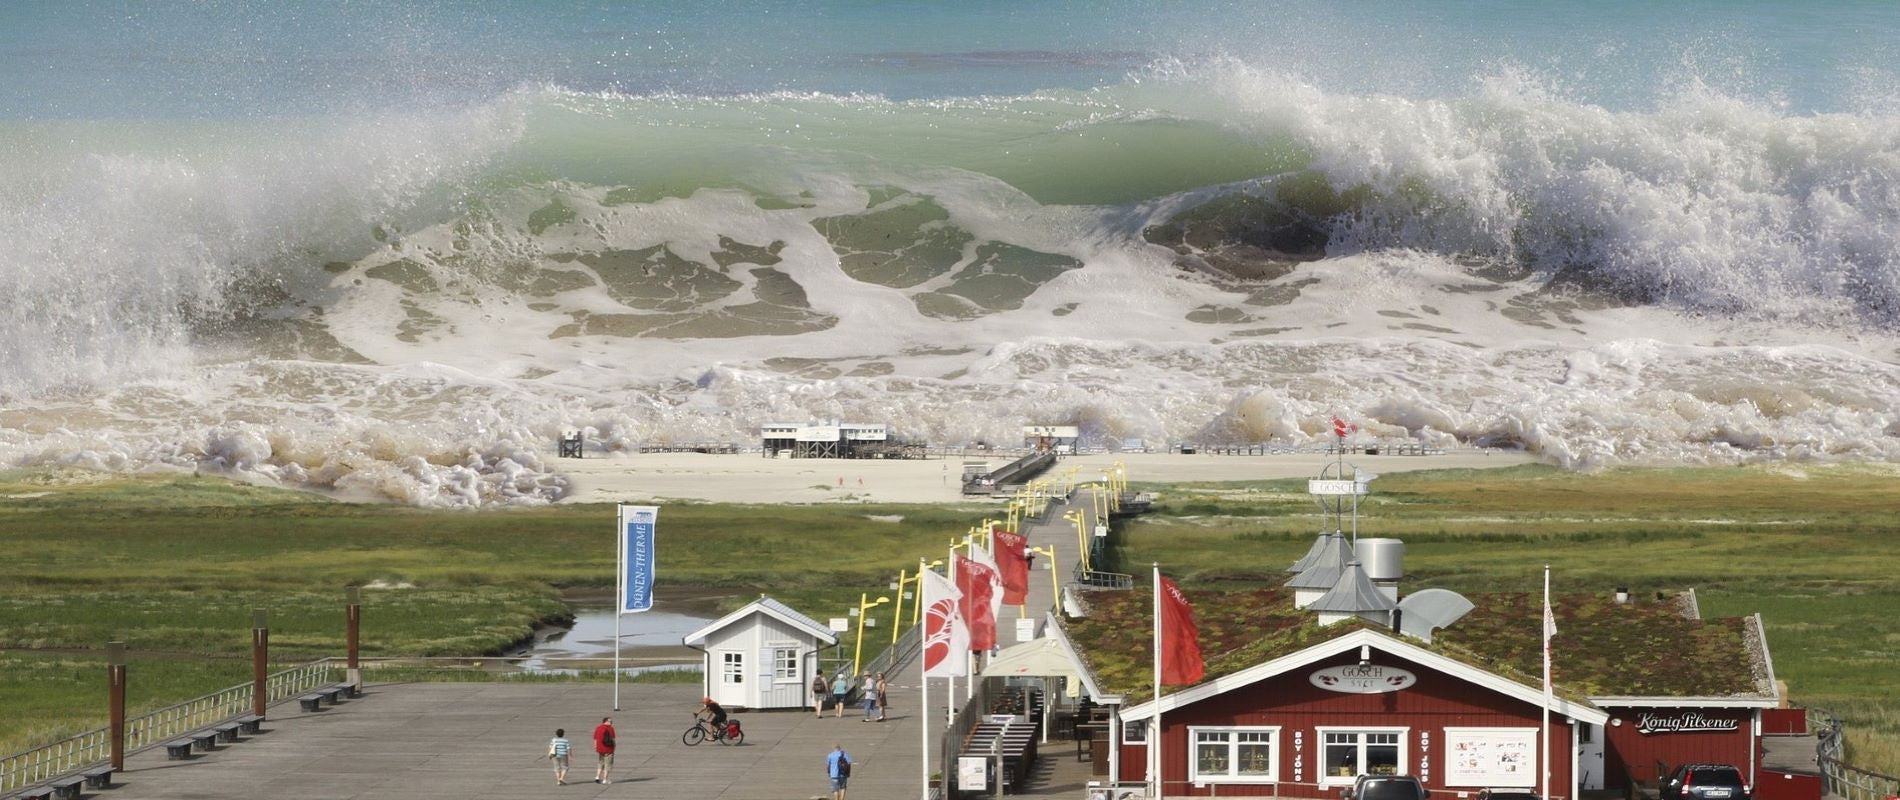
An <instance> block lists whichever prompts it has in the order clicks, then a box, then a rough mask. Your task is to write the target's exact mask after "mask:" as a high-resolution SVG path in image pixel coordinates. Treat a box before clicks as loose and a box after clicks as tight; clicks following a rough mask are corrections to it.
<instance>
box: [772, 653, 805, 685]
mask: <svg viewBox="0 0 1900 800" xmlns="http://www.w3.org/2000/svg"><path fill="white" fill-rule="evenodd" d="M772 680H773V681H775V682H777V683H800V682H801V681H799V679H798V648H796V647H774V648H772Z"/></svg>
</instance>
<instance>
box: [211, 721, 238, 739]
mask: <svg viewBox="0 0 1900 800" xmlns="http://www.w3.org/2000/svg"><path fill="white" fill-rule="evenodd" d="M243 727H244V726H242V725H239V724H237V723H236V722H226V723H224V724H223V725H214V726H212V728H211V730H212V732H213V733H216V734H217V735H218V741H220V742H235V741H237V737H238V730H239V729H241V728H243Z"/></svg>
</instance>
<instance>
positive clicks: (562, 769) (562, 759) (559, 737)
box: [548, 728, 571, 786]
mask: <svg viewBox="0 0 1900 800" xmlns="http://www.w3.org/2000/svg"><path fill="white" fill-rule="evenodd" d="M570 747H571V745H569V744H568V742H567V729H566V728H555V729H554V740H553V741H551V742H548V760H549V761H552V762H554V785H555V786H566V785H567V753H568V749H569V748H570Z"/></svg>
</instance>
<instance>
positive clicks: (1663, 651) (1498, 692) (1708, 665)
mask: <svg viewBox="0 0 1900 800" xmlns="http://www.w3.org/2000/svg"><path fill="white" fill-rule="evenodd" d="M1355 567H1356V564H1355ZM1148 595H1149V593H1148V592H1141V591H1137V592H1098V593H1091V594H1088V595H1086V596H1085V598H1084V601H1083V602H1082V605H1084V606H1086V612H1085V613H1084V614H1083V615H1081V616H1078V617H1071V618H1068V619H1065V620H1058V621H1057V624H1056V625H1053V626H1052V630H1053V634H1052V635H1054V636H1056V637H1059V638H1060V639H1061V641H1062V643H1063V645H1064V647H1065V648H1067V649H1068V650H1069V652H1071V653H1072V654H1073V655H1074V657H1075V658H1074V660H1075V662H1076V667H1077V671H1078V672H1079V674H1080V676H1081V681H1082V683H1083V689H1084V691H1085V693H1086V694H1087V695H1088V696H1089V697H1090V698H1091V699H1093V700H1094V701H1095V702H1097V703H1100V704H1103V705H1106V706H1107V707H1108V708H1109V709H1110V710H1111V714H1110V716H1111V724H1110V725H1109V726H1108V730H1107V735H1108V736H1109V737H1110V739H1111V741H1110V743H1109V746H1108V747H1107V748H1106V750H1105V753H1106V759H1105V761H1106V762H1107V763H1104V764H1098V768H1097V772H1098V773H1099V774H1101V775H1102V776H1103V780H1104V781H1105V782H1112V783H1114V784H1117V785H1120V786H1135V785H1143V784H1145V783H1147V782H1148V780H1149V776H1150V769H1151V767H1150V765H1149V763H1148V759H1149V756H1150V753H1149V749H1148V748H1149V745H1150V744H1152V743H1153V741H1154V740H1155V738H1156V736H1155V730H1156V727H1155V725H1154V721H1155V717H1156V715H1157V713H1158V714H1159V716H1160V725H1159V731H1160V734H1159V739H1160V741H1161V744H1162V746H1161V748H1160V754H1161V755H1160V764H1159V772H1160V778H1161V782H1162V786H1163V788H1164V790H1165V796H1184V797H1185V796H1279V797H1302V798H1336V797H1338V796H1339V790H1340V789H1341V788H1344V787H1346V786H1349V785H1351V783H1352V780H1353V778H1354V777H1355V776H1356V775H1359V774H1361V773H1372V774H1380V773H1390V774H1410V775H1416V776H1418V777H1419V778H1420V779H1421V780H1422V781H1423V782H1424V783H1425V785H1426V786H1427V787H1428V788H1429V789H1431V790H1432V791H1433V793H1434V799H1435V800H1438V798H1452V797H1464V796H1467V795H1470V794H1475V792H1477V791H1478V790H1479V789H1485V788H1518V789H1529V790H1531V791H1538V790H1539V787H1540V781H1541V778H1542V776H1541V775H1540V768H1539V765H1540V764H1541V763H1542V754H1543V752H1544V747H1545V741H1544V737H1543V711H1544V709H1545V707H1546V704H1545V699H1544V692H1543V685H1542V679H1541V662H1542V628H1541V617H1542V610H1541V603H1540V602H1539V598H1534V597H1531V596H1529V595H1522V594H1498V595H1480V596H1476V597H1474V598H1472V600H1473V603H1474V607H1473V608H1472V609H1471V611H1470V612H1469V613H1467V614H1465V615H1464V616H1463V617H1462V618H1460V619H1459V620H1457V621H1456V622H1455V623H1453V624H1451V625H1449V626H1448V627H1445V628H1443V629H1439V630H1435V631H1426V633H1425V636H1424V637H1423V638H1421V637H1419V636H1415V635H1409V634H1405V633H1398V632H1394V631H1393V630H1391V629H1390V628H1388V627H1386V626H1385V625H1383V624H1380V623H1378V622H1374V621H1371V620H1369V619H1367V618H1366V617H1365V616H1351V617H1349V618H1346V619H1344V620H1343V621H1336V622H1332V624H1322V619H1321V617H1320V616H1319V615H1317V614H1315V613H1314V611H1312V610H1310V609H1301V608H1294V596H1293V592H1291V591H1289V590H1284V589H1282V590H1267V591H1255V592H1189V593H1188V596H1189V598H1190V600H1191V601H1192V602H1193V604H1194V607H1195V613H1196V616H1197V618H1198V621H1199V627H1200V634H1201V635H1200V639H1201V644H1202V649H1203V652H1204V654H1205V655H1206V658H1207V672H1206V677H1205V678H1204V679H1203V681H1202V682H1200V683H1199V684H1196V685H1193V686H1178V687H1166V689H1165V691H1164V693H1163V696H1162V698H1161V700H1160V702H1159V703H1157V702H1155V700H1154V698H1153V687H1152V683H1151V682H1152V680H1153V678H1152V670H1151V668H1150V664H1151V661H1150V659H1151V653H1152V650H1151V649H1150V647H1151V645H1150V641H1149V638H1148V637H1149V633H1148V631H1149V627H1148V622H1147V620H1148V619H1150V617H1149V616H1148V615H1149V614H1150V613H1151V612H1150V609H1151V603H1152V600H1151V598H1150V597H1149V596H1148ZM1553 605H1554V607H1555V609H1556V624H1557V627H1558V634H1557V636H1556V637H1555V638H1554V639H1553V642H1552V654H1553V659H1552V660H1553V676H1554V677H1553V683H1554V687H1555V689H1554V692H1553V694H1552V697H1551V700H1550V702H1549V704H1548V709H1549V712H1550V728H1549V730H1550V735H1549V742H1548V746H1549V754H1550V755H1549V765H1550V777H1549V794H1550V796H1551V797H1552V798H1563V799H1564V800H1572V799H1574V798H1577V797H1579V796H1581V795H1583V794H1584V793H1585V792H1590V791H1593V790H1595V791H1606V792H1607V791H1615V792H1617V793H1619V794H1620V793H1621V790H1623V789H1624V788H1625V787H1627V786H1629V785H1630V784H1631V783H1632V782H1635V783H1639V784H1649V785H1653V783H1654V781H1655V780H1656V779H1657V777H1658V772H1659V770H1660V771H1662V772H1663V773H1665V774H1666V772H1667V770H1668V769H1669V768H1671V767H1673V766H1675V765H1677V764H1682V763H1689V762H1716V763H1726V764H1733V765H1735V766H1737V767H1739V768H1740V769H1741V770H1742V772H1743V774H1744V775H1746V776H1748V777H1749V780H1750V782H1751V785H1753V786H1757V787H1762V786H1763V783H1764V781H1766V780H1770V779H1776V778H1779V776H1776V775H1770V774H1767V773H1766V771H1765V770H1764V769H1763V768H1762V765H1761V763H1760V758H1759V754H1760V751H1761V748H1760V743H1759V740H1760V737H1761V735H1762V714H1763V712H1764V710H1767V709H1773V708H1775V707H1776V706H1778V705H1780V700H1781V698H1780V695H1779V693H1778V691H1777V687H1776V683H1775V679H1774V670H1773V664H1772V661H1771V660H1770V658H1769V654H1768V645H1767V640H1766V638H1765V637H1764V636H1763V635H1762V629H1761V623H1760V620H1759V618H1755V617H1750V618H1731V619H1718V620H1704V619H1702V618H1701V617H1700V614H1699V613H1698V611H1697V609H1696V606H1695V603H1694V596H1693V594H1687V595H1680V596H1676V597H1673V598H1664V599H1655V600H1649V601H1646V602H1630V601H1628V600H1627V599H1626V598H1611V597H1609V596H1607V595H1606V596H1603V597H1596V596H1584V595H1571V596H1563V597H1559V598H1557V599H1556V602H1555V603H1554V604H1553ZM1334 618H1335V619H1337V616H1335V617H1334ZM1404 629H1405V630H1408V631H1411V630H1413V629H1412V628H1409V627H1408V628H1404ZM1808 785H1809V784H1807V783H1802V784H1801V787H1803V788H1801V789H1800V790H1798V791H1795V792H1793V794H1792V795H1791V794H1790V790H1789V787H1792V786H1794V784H1790V783H1783V782H1780V781H1777V782H1776V785H1775V786H1773V787H1763V788H1765V789H1770V790H1771V791H1767V792H1762V793H1758V800H1768V799H1769V798H1770V797H1773V798H1775V800H1801V798H1803V797H1804V796H1805V794H1806V792H1807V791H1808V790H1807V788H1806V787H1807V786H1808ZM1818 796H1819V792H1818V790H1816V791H1814V792H1813V793H1812V797H1815V798H1818Z"/></svg>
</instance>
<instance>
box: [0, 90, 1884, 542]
mask: <svg viewBox="0 0 1900 800" xmlns="http://www.w3.org/2000/svg"><path fill="white" fill-rule="evenodd" d="M8 127H9V131H8V134H9V135H8V136H6V137H5V140H6V141H7V142H8V144H7V145H6V147H5V149H4V151H0V160H4V161H5V164H4V167H5V169H4V170H0V174H4V175H6V176H7V177H6V178H4V179H0V274H4V275H5V276H6V277H7V279H8V282H9V284H10V288H11V291H10V292H8V293H6V294H3V295H0V401H3V404H4V407H3V408H0V460H4V461H5V462H6V463H10V464H15V465H34V464H60V463H71V464H84V465H91V466H98V467H105V468H111V469H124V470H132V469H142V468H152V467H161V468H162V467H178V468H198V469H206V468H210V469H221V470H229V471H234V472H239V473H242V474H245V475H250V476H256V477H261V478H265V479H270V480H275V481H279V482H283V483H286V484H290V485H297V486H307V487H312V488H320V489H330V490H335V491H338V492H340V493H343V494H346V495H349V496H361V497H372V498H395V499H399V500H402V501H406V502H413V503H418V504H425V505H442V504H462V505H479V504H484V503H495V502H505V503H536V502H547V501H550V500H554V499H558V498H560V497H561V496H562V495H563V494H565V492H566V491H567V483H566V481H565V480H564V479H563V478H562V477H561V476H559V475H558V474H555V473H554V471H553V470H552V466H551V465H550V464H549V463H547V462H545V461H543V457H542V455H541V453H542V452H543V451H544V448H545V445H546V443H547V442H549V441H550V440H551V439H552V438H553V437H554V436H555V435H556V434H557V433H558V432H560V431H562V430H564V429H569V428H579V429H583V430H584V431H585V432H586V433H587V435H588V436H589V437H590V438H592V439H593V440H594V443H595V445H597V446H600V447H606V448H609V449H623V450H624V449H630V448H634V447H637V446H638V445H639V444H640V443H642V442H648V441H654V440H661V439H672V440H688V441H696V440H718V441H747V440H750V439H751V438H752V436H753V432H754V431H755V429H756V426H757V425H758V424H760V423H762V422H766V421H771V420H781V419H790V420H799V419H807V418H834V417H842V418H853V419H871V420H881V421H888V422H889V423H891V424H892V425H893V426H895V428H896V429H897V430H898V431H900V432H902V433H904V434H906V435H909V436H911V437H913V438H919V439H927V440H930V441H933V442H945V443H957V442H965V441H975V440H989V441H1009V440H1011V439H1013V438H1014V436H1013V432H1014V431H1015V430H1016V429H1017V427H1018V426H1020V425H1023V424H1031V423H1074V424H1080V425H1081V426H1082V427H1083V429H1084V431H1085V433H1086V436H1087V437H1088V438H1089V439H1090V440H1091V441H1093V442H1096V443H1101V444H1106V445H1112V444H1115V443H1116V442H1117V441H1120V440H1126V439H1135V438H1139V439H1143V440H1144V441H1147V442H1150V443H1154V442H1162V441H1188V440H1192V441H1199V442H1207V443H1212V442H1254V441H1263V440H1277V441H1282V442H1288V443H1300V442H1304V441H1308V440H1312V439H1314V438H1315V437H1318V436H1321V435H1323V431H1322V430H1321V429H1320V427H1319V425H1320V422H1321V421H1322V419H1323V418H1325V417H1327V416H1330V415H1333V414H1342V415H1350V416H1352V417H1354V418H1356V419H1361V420H1364V421H1365V424H1364V427H1365V428H1367V429H1368V430H1370V431H1372V432H1373V433H1374V434H1376V435H1378V436H1381V437H1390V438H1401V437H1403V438H1412V439H1419V440H1423V441H1426V442H1429V443H1432V444H1435V445H1456V444H1461V443H1462V444H1480V445H1489V446H1509V447H1522V448H1526V449H1528V450H1531V451H1533V452H1536V453H1539V454H1542V455H1543V456H1544V457H1546V458H1547V459H1548V460H1550V461H1552V462H1555V463H1559V464H1564V465H1568V466H1574V467H1592V466H1599V465H1607V464H1617V463H1656V462H1734V461H1745V460H1756V459H1889V458H1893V457H1895V456H1896V455H1900V412H1896V410H1895V409H1900V368H1896V366H1895V359H1896V357H1900V349H1896V346H1897V345H1900V337H1897V336H1896V335H1895V334H1896V330H1897V329H1900V269H1897V267H1900V134H1896V133H1895V131H1900V119H1895V118H1894V117H1892V116H1890V115H1884V116H1883V115H1881V114H1877V113H1873V112H1868V113H1862V114H1827V115H1806V116H1791V115H1786V114H1783V113H1779V112H1777V111H1776V110H1774V109H1772V108H1766V107H1762V106H1759V105H1755V104H1751V103H1748V102H1744V101H1742V100H1738V99H1735V98H1731V97H1726V96H1722V95H1720V94H1718V93H1715V92H1712V91H1707V90H1702V89H1698V88H1696V87H1694V86H1689V87H1687V88H1685V89H1684V90H1682V91H1680V92H1677V93H1675V94H1674V95H1673V96H1671V98H1670V99H1669V100H1668V101H1667V102H1664V103H1660V104H1659V105H1658V106H1657V107H1656V108H1654V109H1651V110H1645V111H1610V110H1606V109H1603V108H1600V107H1595V106H1592V105H1588V104H1583V103H1578V102H1573V101H1570V100H1567V99H1565V98H1564V97H1563V96H1562V93H1561V92H1559V91H1556V90H1553V89H1551V88H1549V87H1546V86H1544V85H1542V84H1541V83H1540V82H1539V81H1537V80H1536V79H1535V78H1534V77H1530V76H1526V75H1524V74H1522V73H1519V72H1514V71H1510V70H1500V71H1498V72H1496V73H1494V74H1492V75H1490V76H1489V77H1488V78H1486V79H1485V80H1483V81H1480V82H1479V83H1478V85H1477V86H1476V87H1475V88H1474V89H1473V90H1472V91H1471V92H1469V93H1467V94H1465V95H1464V96H1461V97H1456V98H1450V99H1441V100H1412V99H1404V98H1399V97H1390V96H1363V95H1340V94H1329V93H1327V92H1323V91H1320V90H1319V89H1316V88H1314V87H1313V86H1312V85H1310V84H1308V83H1305V82H1302V81H1300V80H1298V79H1296V78H1294V77H1292V76H1289V75H1283V74H1277V73H1273V72H1270V71H1264V70H1260V69H1256V68H1252V67H1248V66H1246V65H1243V64H1238V63H1224V62H1223V63H1212V64H1198V65H1193V66H1188V65H1180V64H1162V65H1158V66H1156V67H1155V68H1152V69H1150V70H1147V71H1144V72H1143V73H1141V74H1140V75H1137V76H1133V77H1131V78H1130V79H1129V80H1128V81H1126V82H1124V83H1122V84H1120V85H1116V86H1112V87H1107V88H1102V89H1097V90H1093V91H1087V92H1054V91H1052V92H1045V93H1038V94H1034V95H1027V96H1017V97H978V98H965V99H951V100H930V101H909V102H893V101H887V100H883V99H881V98H876V97H840V96H830V95H805V94H772V95H747V96H732V97H702V96H682V95H649V96H627V95H617V94H594V93H580V92H572V91H568V90H564V89H562V88H559V87H550V86H540V87H524V88H522V89H519V90H517V91H514V92H512V93H509V94H507V95H505V96H502V97H499V98H496V99H495V100H493V101H491V102H488V103H485V104H481V105H478V106H474V107H467V108H459V109H453V110H428V111H421V110H419V111H414V112H410V113H405V114H382V115H370V116H364V117H358V118H351V119H297V120H286V119H268V120H259V121H253V122H247V123H243V124H228V123H219V124H216V125H213V124H210V123H203V124H200V123H191V122H180V123H175V124H174V125H172V126H171V127H170V128H169V129H167V130H164V131H162V132H158V133H154V134H152V135H151V137H150V138H136V137H135V138H127V137H123V136H118V135H108V134H107V132H106V131H105V130H104V128H103V126H102V127H101V129H99V130H96V131H82V132H81V135H75V134H74V131H73V130H72V129H71V126H69V125H53V124H43V123H9V124H8Z"/></svg>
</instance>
